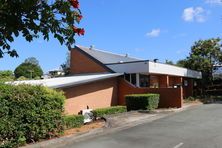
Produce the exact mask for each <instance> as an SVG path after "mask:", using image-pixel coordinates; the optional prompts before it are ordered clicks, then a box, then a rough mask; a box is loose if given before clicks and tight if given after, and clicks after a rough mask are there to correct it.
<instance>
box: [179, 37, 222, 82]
mask: <svg viewBox="0 0 222 148" xmlns="http://www.w3.org/2000/svg"><path fill="white" fill-rule="evenodd" d="M221 47H222V45H221V39H220V38H211V39H207V40H199V41H197V42H195V43H194V45H193V46H192V47H191V52H190V55H189V56H188V57H187V58H186V59H185V60H182V61H181V62H180V63H182V64H184V66H185V67H186V68H190V69H193V70H198V71H201V72H202V75H203V83H204V85H209V84H211V83H212V80H213V70H214V65H218V64H221V63H222V51H221Z"/></svg>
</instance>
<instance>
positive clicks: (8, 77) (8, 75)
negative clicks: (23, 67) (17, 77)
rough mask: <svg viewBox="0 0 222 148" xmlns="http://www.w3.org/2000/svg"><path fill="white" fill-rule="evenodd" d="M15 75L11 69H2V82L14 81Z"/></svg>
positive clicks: (0, 78) (0, 73)
mask: <svg viewBox="0 0 222 148" xmlns="http://www.w3.org/2000/svg"><path fill="white" fill-rule="evenodd" d="M13 80H14V75H13V72H12V71H10V70H4V71H0V82H6V81H13Z"/></svg>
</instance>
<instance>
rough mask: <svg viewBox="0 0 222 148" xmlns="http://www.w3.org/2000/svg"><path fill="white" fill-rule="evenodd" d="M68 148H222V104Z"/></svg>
mask: <svg viewBox="0 0 222 148" xmlns="http://www.w3.org/2000/svg"><path fill="white" fill-rule="evenodd" d="M66 147H67V148H221V147H222V104H208V105H202V106H198V107H195V108H192V109H189V110H186V111H183V112H179V113H175V114H172V115H170V116H167V117H165V118H162V119H158V120H155V121H153V122H150V123H146V124H143V125H138V126H136V127H133V128H129V129H125V130H122V131H118V132H114V133H111V134H108V135H103V136H95V137H94V138H91V139H88V140H85V141H81V142H73V143H70V144H68V145H66Z"/></svg>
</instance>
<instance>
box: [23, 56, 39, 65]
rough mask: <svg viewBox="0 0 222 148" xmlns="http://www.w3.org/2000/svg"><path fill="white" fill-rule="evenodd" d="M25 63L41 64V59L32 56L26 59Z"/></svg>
mask: <svg viewBox="0 0 222 148" xmlns="http://www.w3.org/2000/svg"><path fill="white" fill-rule="evenodd" d="M24 63H31V64H34V65H39V61H38V60H37V59H36V58H35V57H30V58H27V59H25V62H24Z"/></svg>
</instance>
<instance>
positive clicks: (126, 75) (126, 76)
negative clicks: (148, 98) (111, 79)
mask: <svg viewBox="0 0 222 148" xmlns="http://www.w3.org/2000/svg"><path fill="white" fill-rule="evenodd" d="M125 80H127V81H128V82H130V74H125Z"/></svg>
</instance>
